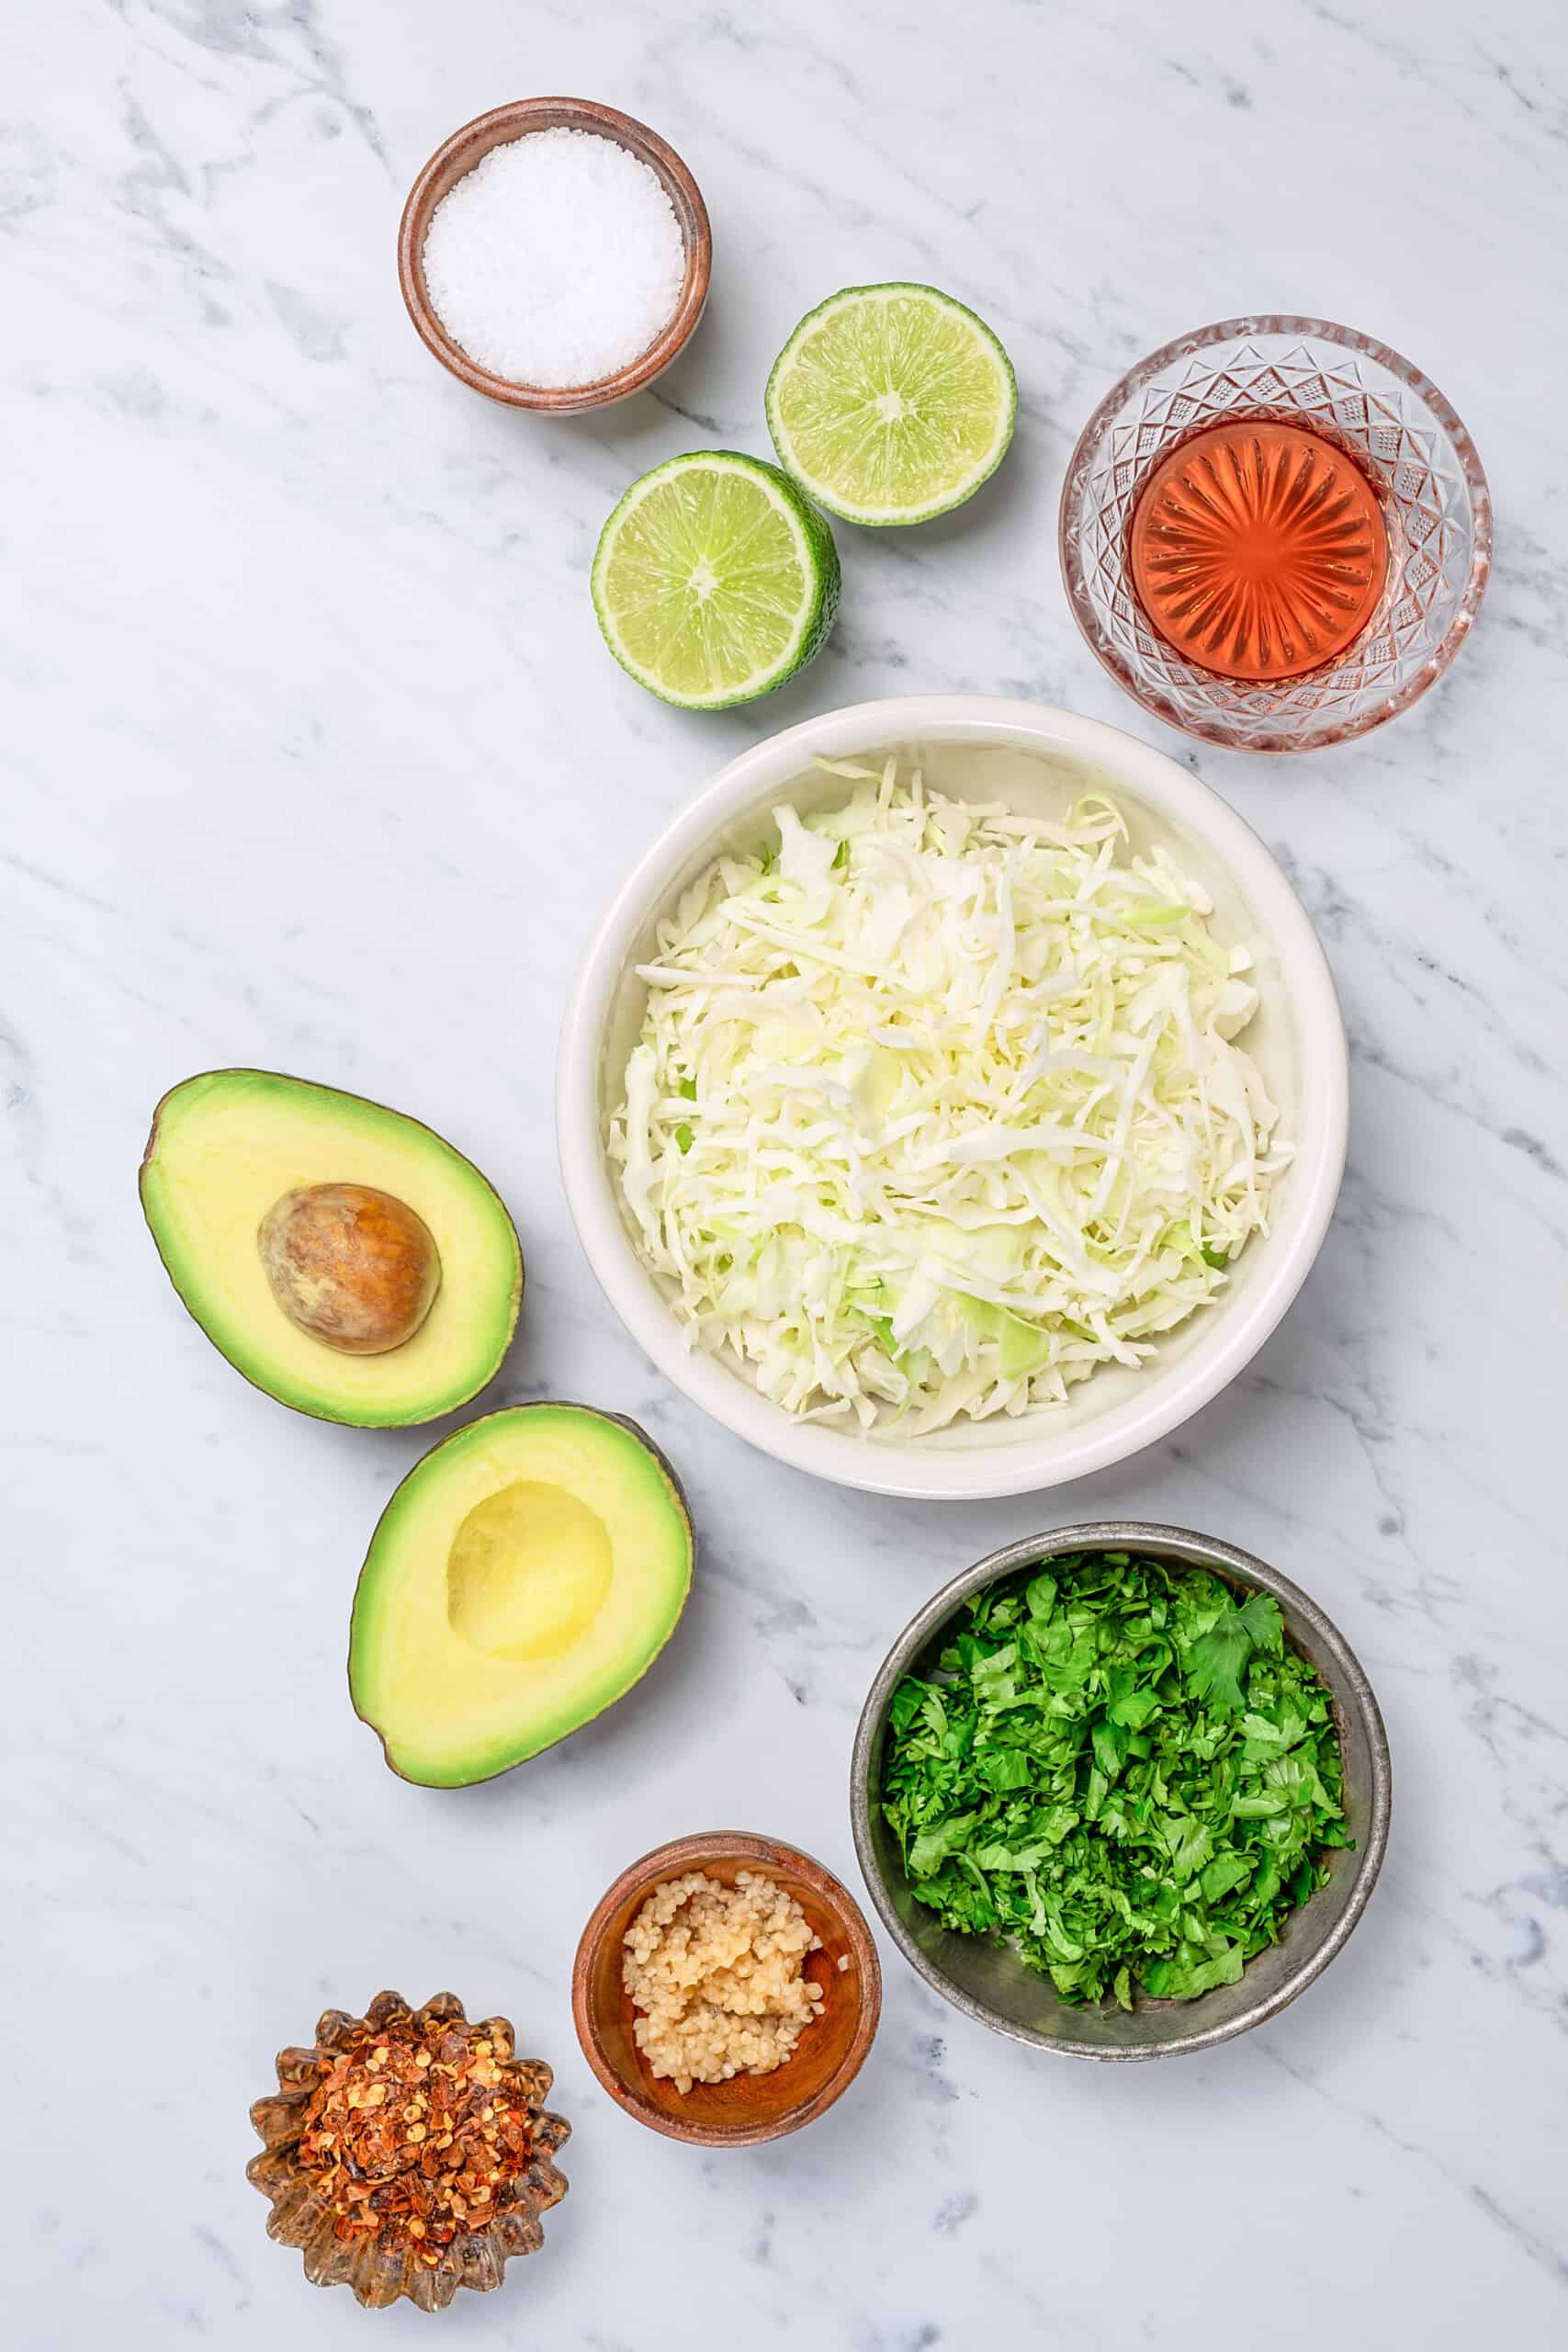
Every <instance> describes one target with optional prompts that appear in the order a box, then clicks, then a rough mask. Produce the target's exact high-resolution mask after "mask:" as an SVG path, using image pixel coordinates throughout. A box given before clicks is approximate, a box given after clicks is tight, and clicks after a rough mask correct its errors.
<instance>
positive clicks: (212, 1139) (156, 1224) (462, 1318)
mask: <svg viewBox="0 0 1568 2352" xmlns="http://www.w3.org/2000/svg"><path fill="white" fill-rule="evenodd" d="M141 1204H142V1208H143V1210H144V1211H145V1214H146V1217H147V1222H148V1225H149V1226H150V1227H151V1228H152V1238H153V1240H154V1241H155V1242H156V1243H157V1245H158V1252H159V1255H160V1256H161V1257H162V1259H163V1261H164V1266H165V1268H166V1269H167V1271H168V1274H169V1278H170V1280H171V1281H172V1282H173V1283H174V1285H175V1289H176V1290H177V1291H178V1293H179V1295H180V1296H181V1298H182V1299H183V1300H184V1301H185V1304H186V1306H187V1307H188V1308H189V1309H190V1312H191V1314H192V1315H193V1316H194V1317H196V1320H197V1323H199V1324H200V1326H201V1328H202V1329H203V1330H204V1331H205V1332H206V1334H207V1336H208V1338H209V1340H211V1341H212V1343H213V1345H214V1346H215V1347H216V1348H218V1349H220V1351H221V1352H222V1353H223V1354H224V1355H225V1356H227V1357H228V1359H229V1362H230V1363H231V1364H232V1365H233V1366H234V1368H235V1370H236V1371H237V1372H241V1373H243V1374H244V1376H245V1378H246V1379H247V1380H249V1381H252V1382H254V1385H255V1386H256V1387H258V1388H262V1389H265V1391H266V1393H267V1395H268V1396H269V1397H276V1398H277V1400H278V1402H279V1403H280V1404H284V1405H291V1406H293V1407H294V1408H295V1409H296V1410H297V1411H299V1412H301V1413H310V1414H313V1415H314V1416H315V1417H316V1418H317V1419H319V1420H327V1421H348V1422H352V1423H354V1424H355V1425H356V1426H357V1427H360V1428H366V1429H386V1428H397V1427H401V1426H403V1425H405V1424H407V1423H409V1422H413V1421H428V1420H433V1419H434V1418H435V1417H436V1415H437V1414H440V1413H449V1412H452V1411H454V1410H455V1409H456V1408H457V1406H459V1405H465V1404H467V1403H468V1399H469V1398H470V1397H475V1396H477V1395H478V1394H479V1390H480V1389H481V1388H483V1387H484V1386H485V1385H486V1384H487V1382H489V1381H491V1379H493V1378H494V1376H495V1374H496V1373H497V1372H498V1371H499V1370H500V1368H501V1363H502V1357H503V1356H504V1355H505V1353H506V1351H507V1348H508V1346H509V1345H510V1343H511V1340H512V1334H513V1330H514V1329H516V1324H517V1313H518V1307H519V1305H520V1303H521V1300H522V1295H523V1257H522V1251H521V1250H520V1249H519V1247H518V1242H517V1235H516V1231H515V1229H514V1228H513V1223H512V1219H511V1218H510V1216H508V1215H507V1213H506V1210H505V1208H504V1207H503V1206H502V1203H501V1201H500V1200H499V1198H498V1197H497V1195H496V1193H494V1192H493V1191H492V1189H491V1186H490V1185H489V1184H488V1183H487V1182H486V1181H485V1179H484V1178H483V1177H482V1176H481V1175H480V1174H479V1170H478V1169H477V1168H475V1167H474V1166H473V1165H472V1163H471V1162H470V1161H468V1160H467V1159H464V1158H463V1156H462V1154H461V1152H458V1151H455V1150H454V1149H453V1148H452V1146H451V1145H450V1144H449V1143H445V1142H443V1140H442V1138H441V1137H440V1136H438V1135H434V1134H433V1133H432V1131H431V1130H430V1128H429V1127H425V1126H422V1125H420V1123H419V1121H418V1120H417V1119H411V1118H407V1117H405V1116H404V1114H402V1113H401V1112H400V1111H389V1110H388V1109H386V1108H385V1107H384V1105H383V1104H381V1103H367V1102H366V1101H365V1100H364V1099H363V1098H362V1097H361V1096H359V1095H357V1094H344V1093H343V1092H341V1091H339V1090H338V1089H337V1088H336V1087H332V1086H317V1085H314V1084H312V1083H311V1082H310V1080H306V1079H302V1078H286V1077H283V1076H281V1075H280V1074H278V1073H277V1072H276V1071H271V1070H256V1069H219V1070H208V1071H205V1072H203V1073H202V1075H201V1076H199V1077H197V1078H188V1079H186V1081H185V1083H184V1084H183V1085H181V1086H176V1087H175V1088H174V1089H173V1091H171V1092H170V1093H168V1094H165V1095H164V1099H163V1101H162V1102H161V1103H159V1105H158V1108H157V1110H156V1112H155V1113H154V1114H153V1119H152V1134H151V1136H149V1137H148V1140H147V1150H146V1155H145V1157H144V1159H143V1160H142V1164H141Z"/></svg>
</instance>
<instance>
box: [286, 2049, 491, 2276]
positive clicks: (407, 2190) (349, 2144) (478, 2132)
mask: <svg viewBox="0 0 1568 2352" xmlns="http://www.w3.org/2000/svg"><path fill="white" fill-rule="evenodd" d="M533 2146H534V2117H533V2114H532V2111H531V2109H530V2108H529V2104H528V2094H527V2089H526V2086H525V2084H524V2083H523V2082H522V2081H520V2080H517V2079H515V2078H514V2077H513V2075H510V2074H509V2073H508V2072H507V2070H506V2068H505V2067H504V2066H502V2065H499V2064H497V2063H496V2060H495V2054H494V2047H493V2044H492V2043H491V2041H489V2040H488V2039H486V2038H485V2037H483V2036H481V2035H480V2033H479V2030H478V2028H477V2027H474V2026H470V2025H468V2024H467V2023H466V2022H465V2021H463V2020H462V2019H460V2018H439V2017H425V2018H420V2017H416V2016H415V2015H414V2014H413V2013H412V2011H410V2010H407V2009H403V2010H394V2011H393V2012H392V2013H391V2014H390V2015H389V2016H388V2017H387V2018H385V2020H384V2022H382V2023H381V2025H380V2027H379V2029H378V2030H373V2028H372V2026H371V2024H370V2021H369V2020H368V2019H366V2020H364V2021H362V2022H361V2023H359V2024H357V2025H356V2026H355V2029H354V2030H353V2032H352V2034H351V2035H350V2036H349V2038H348V2040H347V2041H345V2042H344V2044H343V2046H342V2047H341V2048H340V2049H338V2050H336V2051H334V2052H332V2053H330V2057H327V2058H324V2059H323V2063H322V2066H321V2073H320V2075H318V2077H317V2080H316V2083H315V2086H314V2087H313V2088H312V2090H311V2093H310V2098H309V2100H308V2101H307V2102H306V2106H305V2112H304V2121H303V2126H302V2129H301V2131H300V2134H299V2162H300V2165H301V2166H302V2168H303V2170H304V2171H305V2172H306V2173H307V2174H308V2175H309V2176H310V2177H311V2184H312V2188H313V2189H314V2192H315V2194H316V2195H317V2196H318V2197H319V2198H321V2200H322V2201H323V2202H324V2203H325V2204H326V2206H327V2207H328V2209H329V2211H331V2212H332V2214H333V2231H334V2233H335V2234H336V2235H337V2236H338V2237H340V2238H354V2237H362V2236H373V2237H375V2238H377V2239H378V2240H379V2241H380V2243H382V2244H383V2245H392V2246H398V2245H406V2244H408V2243H409V2242H410V2241H411V2240H412V2243H413V2244H414V2245H416V2246H417V2247H418V2248H419V2251H420V2254H421V2256H423V2260H424V2261H425V2262H427V2263H434V2262H435V2261H437V2260H439V2258H440V2249H442V2248H444V2247H446V2246H448V2245H451V2243H452V2241H453V2239H454V2238H456V2237H458V2236H460V2235H462V2234H464V2233H466V2231H467V2230H468V2211H469V2208H470V2207H471V2206H476V2205H477V2206H482V2207H483V2208H484V2209H485V2218H486V2220H487V2222H488V2221H489V2220H491V2219H493V2218H494V2217H496V2216H497V2215H500V2214H502V2213H505V2212H507V2211H510V2210H511V2209H512V2207H513V2206H514V2205H515V2204H517V2203H518V2201H519V2189H520V2188H521V2186H522V2184H523V2177H524V2175H525V2173H526V2170H527V2166H528V2162H529V2158H530V2156H531V2155H532V2154H533Z"/></svg>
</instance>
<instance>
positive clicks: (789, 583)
mask: <svg viewBox="0 0 1568 2352" xmlns="http://www.w3.org/2000/svg"><path fill="white" fill-rule="evenodd" d="M593 604H594V609H595V610H596V611H597V613H598V615H599V626H600V628H602V629H603V630H604V641H605V643H606V644H607V645H608V646H609V649H610V650H611V652H612V653H613V654H614V655H615V659H616V661H617V662H619V663H620V664H621V666H622V668H623V669H625V670H629V671H630V672H631V674H632V676H633V677H634V678H635V679H636V680H637V684H639V685H643V686H647V688H648V689H649V693H650V694H656V695H662V696H663V698H664V700H665V701H666V702H673V703H679V704H680V705H681V706H682V708H683V709H686V710H718V709H721V708H722V707H724V705H725V704H727V703H734V702H750V700H751V699H752V697H753V696H754V695H765V694H768V693H769V692H771V690H772V689H773V687H774V686H778V685H782V684H784V680H785V679H786V678H788V677H792V676H793V675H794V673H795V671H796V670H798V669H800V668H801V667H802V666H803V664H804V663H806V662H809V661H810V659H811V657H812V655H813V654H814V653H815V652H816V651H817V650H818V648H819V647H820V646H821V644H822V643H823V641H824V639H826V637H827V635H828V632H829V629H830V628H832V626H833V616H834V614H835V613H836V612H837V611H838V609H839V554H838V549H837V548H835V547H834V545H833V536H832V533H831V532H830V531H829V528H828V526H827V525H826V523H824V521H823V520H822V517H821V516H820V515H818V514H817V513H816V512H815V511H814V510H813V508H812V507H811V506H810V505H809V504H808V503H807V500H806V499H804V498H803V497H802V496H801V493H800V492H799V490H798V489H797V488H796V486H795V483H794V482H792V481H790V479H789V476H788V475H787V474H782V473H781V472H780V471H779V469H778V468H777V466H769V465H764V464H763V463H762V461H761V458H743V457H741V456H740V455H739V453H738V452H737V451H735V450H733V449H696V450H693V451H692V452H691V454H690V455H689V456H687V457H684V458H671V459H670V460H669V462H668V464H666V465H662V466H655V468H654V469H653V471H652V472H651V473H650V474H644V475H643V477H642V479H641V480H640V481H634V482H633V484H632V486H631V488H630V490H628V491H627V492H626V496H625V497H624V498H623V499H622V501H621V503H620V504H619V505H618V506H617V507H616V509H615V513H614V514H613V515H611V517H610V519H609V521H608V522H607V523H606V524H605V526H604V530H603V531H602V532H601V534H600V537H599V548H598V552H597V554H596V555H595V556H594V558H593Z"/></svg>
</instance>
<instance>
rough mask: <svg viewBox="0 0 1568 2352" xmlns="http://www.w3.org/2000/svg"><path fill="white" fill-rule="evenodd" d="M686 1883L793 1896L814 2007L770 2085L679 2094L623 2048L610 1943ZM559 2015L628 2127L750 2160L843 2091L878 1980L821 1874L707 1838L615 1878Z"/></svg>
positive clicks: (855, 1915)
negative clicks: (750, 1881) (803, 1932)
mask: <svg viewBox="0 0 1568 2352" xmlns="http://www.w3.org/2000/svg"><path fill="white" fill-rule="evenodd" d="M685 1871H706V1872H707V1874H708V1876H709V1877H710V1878H716V1879H720V1880H722V1881H723V1883H724V1884H725V1885H726V1886H733V1885H734V1883H735V1880H736V1877H737V1875H738V1873H739V1871H762V1872H763V1873H765V1875H766V1876H767V1877H769V1878H771V1879H772V1880H773V1883H775V1885H777V1886H781V1887H783V1888H784V1892H785V1893H786V1894H793V1895H794V1897H795V1901H796V1902H797V1903H798V1904H799V1905H800V1907H801V1909H802V1910H803V1911H804V1912H805V1914H806V1917H807V1919H808V1920H809V1922H810V1924H811V1928H812V1930H813V1932H814V1933H815V1934H816V1935H818V1936H819V1937H820V1939H821V1942H822V1949H821V1951H814V1952H812V1953H811V1954H810V1955H809V1957H808V1958H807V1962H806V1965H805V1973H806V1974H807V1976H808V1977H809V1978H810V1980H811V1982H812V1983H813V1984H814V1985H820V1986H821V1987H822V1992H823V1996H824V1997H823V2002H822V2007H821V2009H820V2010H819V2011H818V2015H817V2017H816V2018H815V2020H814V2021H813V2023H812V2024H810V2025H809V2026H807V2029H806V2030H805V2032H804V2033H803V2034H802V2035H801V2037H800V2040H799V2041H798V2042H797V2044H796V2045H795V2052H794V2055H793V2056H792V2057H790V2058H787V2059H786V2060H785V2061H784V2064H783V2065H782V2066H778V2067H775V2068H774V2070H773V2073H772V2074H771V2075H736V2076H734V2078H733V2079H732V2080H731V2081H729V2082H728V2083H694V2084H693V2085H692V2087H691V2089H690V2090H689V2091H685V2092H682V2091H678V2090H677V2089H676V2087H675V2086H674V2084H673V2083H672V2082H669V2081H666V2080H663V2079H661V2078H660V2077H659V2076H657V2075H650V2074H649V2070H648V2068H647V2066H646V2065H645V2064H644V2063H643V2061H642V2058H641V2056H640V2055H639V2053H638V2051H637V2043H636V2041H634V2040H633V2038H632V2021H633V2019H634V2018H635V2017H636V2016H637V2010H636V2008H635V2007H634V2006H633V2004H632V2002H631V2000H630V1998H629V1996H627V1993H626V1987H625V1985H624V1984H623V1983H622V1979H621V1963H622V1943H621V1939H622V1938H623V1937H624V1936H625V1934H626V1929H627V1928H629V1927H630V1925H631V1923H632V1919H633V1917H635V1915H636V1913H637V1911H638V1910H639V1909H640V1907H641V1905H643V1904H644V1903H645V1902H646V1901H647V1899H648V1897H649V1895H650V1894H652V1893H653V1890H654V1888H655V1887H656V1886H662V1885H663V1884H664V1883H665V1881H666V1880H667V1879H672V1878H679V1877H681V1876H682V1873H683V1872H685ZM840 1959H847V1960H848V1962H849V1966H848V1967H847V1968H842V1969H841V1968H840V1966H839V1962H840ZM571 2014H572V2018H573V2020H574V2022H575V2024H576V2026H577V2038H578V2040H579V2041H581V2044H582V2051H583V2055H584V2057H585V2058H586V2059H587V2061H588V2063H589V2064H590V2065H591V2066H592V2069H593V2072H594V2073H595V2074H596V2075H598V2077H599V2080H600V2081H601V2082H602V2083H603V2085H604V2088H605V2089H606V2090H607V2091H608V2092H609V2094H610V2097H611V2098H613V2099H614V2100H615V2104H616V2106H617V2107H624V2108H625V2109H626V2113H627V2114H628V2115H635V2116H636V2118H637V2121H638V2122H639V2123H646V2124H647V2125H648V2127H649V2130H650V2131H662V2132H663V2133H664V2134H665V2135H666V2137H667V2138H669V2139H671V2140H686V2141H690V2142H691V2143H693V2144H694V2146H696V2147H699V2148H752V2147H755V2146H756V2145H757V2144H758V2143H759V2142H761V2141H763V2140H782V2139H783V2138H784V2135H785V2133H786V2132H789V2131H799V2130H800V2127H801V2125H802V2124H803V2123H810V2122H813V2121H814V2120H816V2118H817V2117H818V2116H819V2115H821V2114H823V2113H824V2112H825V2111H826V2110H827V2109H829V2107H831V2106H832V2104H833V2102H834V2100H835V2099H836V2098H840V2097H841V2096H842V2094H843V2093H844V2092H845V2091H846V2090H848V2088H849V2086H850V2085H851V2083H852V2082H853V2080H854V2078H855V2076H856V2075H858V2074H859V2072H860V2069H861V2064H862V2062H863V2059H864V2057H865V2053H866V2052H867V2051H868V2050H869V2049H870V2048H871V2044H872V2040H873V2037H874V2034H875V2032H876V2024H877V2019H878V2018H879V2017H880V2016H881V2014H882V1968H881V1964H880V1962H878V1960H877V1957H876V1946H875V1945H874V1943H873V1941H872V1939H871V1930H870V1929H869V1928H867V1926H866V1924H865V1919H864V1917H863V1914H862V1912H861V1908H860V1905H858V1904H857V1903H856V1901H855V1899H854V1897H853V1895H852V1894H851V1893H850V1892H849V1889H848V1888H847V1887H845V1886H841V1885H840V1883H839V1881H838V1880H837V1879H836V1878H835V1877H834V1876H833V1873H832V1871H828V1870H824V1869H823V1867H822V1865H821V1863H820V1862H818V1861H814V1860H812V1858H811V1856H810V1855H809V1854H803V1853H801V1852H799V1850H798V1849H796V1848H795V1847H794V1846H781V1845H778V1844H777V1843H775V1841H774V1840H773V1838H753V1837H750V1836H749V1835H748V1833H747V1832H746V1831H745V1830H739V1829H709V1830H705V1831H704V1832H703V1833H701V1834H700V1835H699V1836H697V1837H694V1838H676V1839H675V1841H674V1843H673V1844H672V1845H669V1846H659V1847H656V1848H655V1849H654V1850H653V1852H652V1853H651V1854H645V1855H644V1856H643V1858H642V1860H641V1861H639V1862H634V1863H633V1864H632V1866H631V1868H630V1869H629V1870H626V1871H622V1872H621V1875H620V1877H619V1878H618V1879H617V1880H616V1881H615V1884H614V1886H612V1887H611V1889H610V1891H609V1893H608V1894H606V1895H605V1896H604V1900H603V1901H602V1902H601V1903H600V1905H599V1906H598V1908H597V1909H596V1910H595V1912H594V1914H593V1917H592V1918H591V1919H590V1920H589V1922H588V1925H587V1927H586V1928H584V1929H583V1930H582V1940H581V1943H580V1944H579V1945H578V1947H577V1960H576V1963H575V1965H574V1966H573V1969H572V1972H571Z"/></svg>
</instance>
